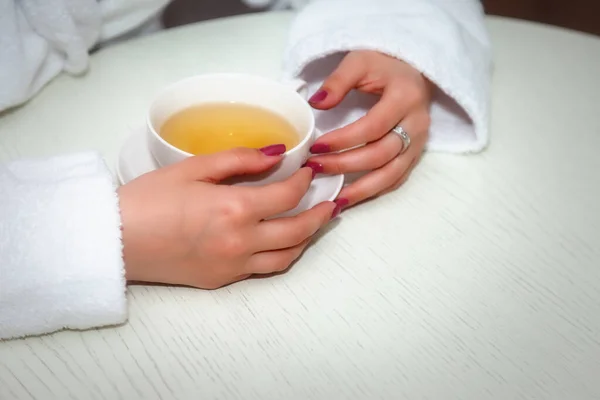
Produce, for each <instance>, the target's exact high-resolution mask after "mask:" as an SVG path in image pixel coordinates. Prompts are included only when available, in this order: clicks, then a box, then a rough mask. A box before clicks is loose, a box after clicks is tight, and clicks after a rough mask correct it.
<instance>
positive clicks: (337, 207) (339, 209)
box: [331, 198, 350, 219]
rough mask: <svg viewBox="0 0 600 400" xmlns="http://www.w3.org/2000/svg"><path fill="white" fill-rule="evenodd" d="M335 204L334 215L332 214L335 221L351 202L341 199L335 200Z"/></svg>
mask: <svg viewBox="0 0 600 400" xmlns="http://www.w3.org/2000/svg"><path fill="white" fill-rule="evenodd" d="M334 203H335V208H334V209H333V213H332V214H331V219H334V218H335V217H337V216H338V215H340V213H341V212H342V210H343V209H344V207H346V206H347V205H348V203H350V202H349V201H348V199H344V198H341V199H337V200H335V201H334Z"/></svg>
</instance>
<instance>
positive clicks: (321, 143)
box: [311, 85, 410, 154]
mask: <svg viewBox="0 0 600 400" xmlns="http://www.w3.org/2000/svg"><path fill="white" fill-rule="evenodd" d="M409 108H410V103H409V102H408V101H407V99H406V98H404V96H403V95H402V88H401V87H400V86H398V85H393V86H390V87H388V88H386V90H385V91H384V92H383V96H382V97H381V99H380V100H379V102H377V104H375V105H374V106H373V108H371V109H370V110H369V111H368V112H367V114H366V115H365V116H364V117H362V118H360V119H358V120H357V121H356V122H353V123H351V124H349V125H346V126H345V127H343V128H340V129H336V130H334V131H332V132H329V133H326V134H325V135H323V136H321V137H320V138H319V139H318V140H317V141H315V143H314V144H313V145H312V147H311V152H312V153H314V154H318V153H330V152H334V151H340V150H345V149H349V148H352V147H356V146H359V145H361V144H365V143H369V142H373V141H375V140H377V139H380V138H381V137H383V136H384V135H385V134H386V133H388V132H389V131H391V130H392V129H393V128H394V127H395V126H396V125H397V124H398V121H401V120H402V119H404V117H405V116H406V114H407V113H408V111H409Z"/></svg>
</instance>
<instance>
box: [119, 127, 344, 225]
mask: <svg viewBox="0 0 600 400" xmlns="http://www.w3.org/2000/svg"><path fill="white" fill-rule="evenodd" d="M317 135H318V136H320V134H319V133H317ZM155 169H158V164H157V163H156V161H155V160H154V157H152V154H151V153H150V150H149V148H148V145H147V142H146V129H145V128H144V127H140V128H136V129H134V130H133V132H132V133H131V135H130V136H129V137H128V138H127V140H126V141H125V143H124V144H123V147H121V151H120V153H119V160H118V165H117V176H118V178H119V181H120V183H121V184H122V185H124V184H126V183H127V182H130V181H132V180H133V179H135V178H137V177H138V176H140V175H143V174H145V173H147V172H151V171H154V170H155ZM342 186H344V175H317V176H316V177H315V179H314V180H313V181H312V183H311V185H310V188H309V189H308V192H306V195H304V197H303V198H302V200H301V201H300V204H298V206H297V207H296V208H294V209H293V210H290V211H288V212H286V213H284V214H281V215H279V216H293V215H297V214H299V213H301V212H302V211H305V210H308V209H310V208H312V207H314V206H316V205H317V204H319V203H321V202H323V201H333V200H335V198H336V197H337V195H338V194H339V193H340V190H342Z"/></svg>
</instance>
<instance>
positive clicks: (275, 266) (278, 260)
mask: <svg viewBox="0 0 600 400" xmlns="http://www.w3.org/2000/svg"><path fill="white" fill-rule="evenodd" d="M310 240H311V238H308V239H306V240H305V241H303V242H302V243H300V244H298V245H296V246H294V247H290V248H288V249H285V250H275V251H265V252H262V253H256V254H254V255H253V256H252V257H250V260H248V263H247V264H246V271H248V273H250V274H271V273H273V272H281V271H284V270H286V269H287V268H288V267H289V266H290V265H291V264H292V263H293V262H294V261H296V260H297V259H298V258H299V257H300V256H301V255H302V252H303V251H304V249H305V248H306V246H308V244H309V243H310Z"/></svg>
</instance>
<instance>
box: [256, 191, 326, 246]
mask: <svg viewBox="0 0 600 400" xmlns="http://www.w3.org/2000/svg"><path fill="white" fill-rule="evenodd" d="M336 207H337V205H336V204H335V203H334V202H332V201H327V202H324V203H321V204H318V205H316V206H315V207H313V208H311V209H310V210H307V211H304V212H302V213H300V214H298V215H297V216H295V217H288V218H276V219H272V220H269V221H263V222H261V223H260V224H258V227H257V232H256V235H255V239H256V247H255V248H258V249H259V251H268V250H279V249H286V248H288V247H294V246H296V245H298V244H300V243H302V242H303V241H305V240H306V239H308V238H310V237H311V236H313V235H314V234H315V233H316V232H317V231H318V230H319V229H321V228H322V227H323V226H324V225H326V224H327V223H328V222H329V221H330V220H331V217H332V216H333V213H334V210H335V208H336Z"/></svg>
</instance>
